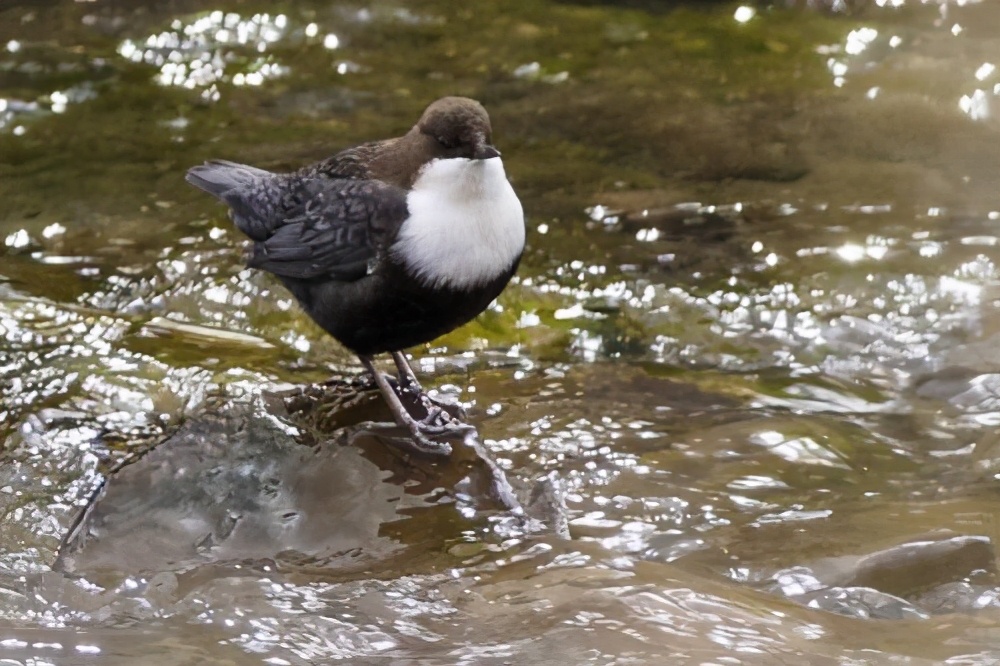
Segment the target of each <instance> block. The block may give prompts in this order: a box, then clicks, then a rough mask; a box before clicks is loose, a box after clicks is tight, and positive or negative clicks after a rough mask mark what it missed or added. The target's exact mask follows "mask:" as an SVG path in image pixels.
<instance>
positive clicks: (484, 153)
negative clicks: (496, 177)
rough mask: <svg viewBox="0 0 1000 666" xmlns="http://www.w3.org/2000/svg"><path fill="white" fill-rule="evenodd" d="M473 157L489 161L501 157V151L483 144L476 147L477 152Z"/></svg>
mask: <svg viewBox="0 0 1000 666" xmlns="http://www.w3.org/2000/svg"><path fill="white" fill-rule="evenodd" d="M472 157H473V158H474V159H477V160H488V159H492V158H494V157H500V151H499V150H497V149H496V148H494V147H493V146H491V145H490V144H488V143H481V144H479V145H478V146H476V152H475V153H474V154H473V155H472Z"/></svg>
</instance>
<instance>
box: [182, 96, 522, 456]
mask: <svg viewBox="0 0 1000 666" xmlns="http://www.w3.org/2000/svg"><path fill="white" fill-rule="evenodd" d="M187 181H188V182H189V183H191V184H192V185H194V186H196V187H198V188H200V189H202V190H204V191H205V192H208V193H209V194H212V195H213V196H215V197H217V198H218V199H220V200H221V201H222V202H224V203H226V204H227V205H228V206H229V208H230V216H231V217H232V219H233V221H234V222H235V223H236V226H237V227H239V229H240V230H241V231H242V232H243V233H244V234H246V235H247V236H248V237H249V238H250V239H251V240H252V241H253V246H252V250H251V252H250V258H249V260H248V266H250V267H252V268H258V269H261V270H264V271H267V272H269V273H272V274H273V275H275V276H276V277H277V278H278V279H279V280H280V281H281V282H282V283H283V284H284V286H285V287H286V288H287V289H288V290H289V291H290V292H291V293H292V294H293V295H294V296H295V298H296V299H297V300H298V302H299V303H300V304H301V306H302V308H303V309H304V310H305V311H306V312H307V313H308V314H309V316H310V317H312V319H313V320H314V321H315V322H316V323H317V324H319V325H320V326H321V327H322V328H323V329H324V330H326V331H327V332H328V333H329V334H330V335H332V336H333V337H334V338H336V339H337V340H338V341H340V342H341V343H342V344H343V345H344V346H345V347H347V348H348V349H350V350H351V351H353V352H354V353H355V354H357V356H358V358H359V359H360V360H361V363H362V364H363V365H364V366H365V368H367V369H368V371H369V372H371V374H372V376H373V377H374V378H375V381H376V384H377V385H378V387H379V389H380V390H381V392H382V394H383V396H384V397H385V400H386V402H387V403H388V405H389V407H390V409H391V411H392V413H393V416H394V417H395V420H396V422H397V423H399V424H400V425H401V426H404V427H406V428H407V429H408V430H409V432H410V434H411V436H412V440H413V442H412V446H413V448H415V449H416V450H419V451H421V452H425V453H431V454H447V453H449V452H450V450H451V449H450V447H449V446H448V445H447V444H446V443H443V442H438V441H434V440H432V439H430V437H429V435H434V434H439V433H440V432H442V430H443V429H442V428H441V427H440V426H435V425H433V424H432V423H431V421H430V418H429V417H428V419H427V420H425V421H418V420H417V419H415V418H414V417H413V416H411V415H410V414H409V413H408V412H407V410H406V408H405V407H404V406H403V404H402V402H401V401H400V398H399V395H397V394H396V392H395V390H394V389H393V387H392V385H391V383H390V382H389V380H388V379H387V377H386V376H384V375H383V374H382V373H380V372H379V371H378V370H377V369H376V368H375V366H374V364H373V362H372V356H373V355H374V354H378V353H381V352H390V353H391V354H392V357H393V360H394V362H395V364H396V368H397V371H398V378H399V387H400V389H401V390H412V391H415V392H417V393H418V395H422V393H420V391H421V389H420V385H419V383H418V382H417V380H416V377H415V376H414V374H413V371H412V370H411V369H410V367H409V365H408V363H407V361H406V358H405V356H404V355H403V353H402V350H403V349H405V348H407V347H412V346H414V345H419V344H423V343H426V342H430V341H431V340H433V339H435V338H437V337H438V336H440V335H443V334H444V333H447V332H449V331H451V330H453V329H455V328H457V327H458V326H461V325H462V324H465V323H466V322H468V321H470V320H471V319H473V318H474V317H475V316H476V315H478V314H479V313H481V312H482V311H483V310H485V309H486V307H487V306H488V305H489V304H490V302H491V301H493V299H495V298H496V297H497V296H498V295H499V294H500V292H501V291H503V289H504V287H505V286H506V285H507V283H508V282H509V281H510V279H511V277H512V276H513V275H514V272H515V271H516V270H517V266H518V263H519V261H520V259H521V254H522V252H523V250H524V213H523V211H522V208H521V202H520V201H519V200H518V198H517V195H516V194H515V193H514V190H513V188H512V187H511V185H510V182H509V181H508V180H507V175H506V173H505V172H504V167H503V162H502V161H501V159H500V152H499V151H497V149H496V148H494V147H493V142H492V130H491V127H490V119H489V116H488V115H487V113H486V109H484V108H483V106H482V105H481V104H479V102H476V101H475V100H472V99H468V98H464V97H444V98H442V99H439V100H437V101H436V102H434V103H432V104H431V105H430V106H428V107H427V109H426V110H425V111H424V113H423V115H422V116H421V117H420V120H419V121H418V122H417V124H416V125H414V126H413V128H412V129H411V130H410V131H409V132H407V133H406V134H405V135H403V136H401V137H397V138H392V139H385V140H382V141H373V142H370V143H364V144H361V145H359V146H356V147H353V148H348V149H346V150H343V151H341V152H339V153H337V154H336V155H334V156H333V157H330V158H328V159H326V160H323V161H321V162H318V163H316V164H312V165H309V166H306V167H303V168H302V169H299V170H298V171H294V172H292V173H281V174H278V173H272V172H270V171H265V170H263V169H258V168H256V167H252V166H246V165H243V164H237V163H235V162H228V161H222V160H217V161H211V162H207V163H206V164H204V165H202V166H196V167H194V168H192V169H190V170H189V171H188V172H187Z"/></svg>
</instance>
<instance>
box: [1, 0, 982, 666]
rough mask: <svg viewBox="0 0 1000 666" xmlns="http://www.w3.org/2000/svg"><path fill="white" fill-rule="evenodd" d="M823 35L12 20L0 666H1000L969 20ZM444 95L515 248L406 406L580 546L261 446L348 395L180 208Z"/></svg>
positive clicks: (974, 35)
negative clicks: (443, 404)
mask: <svg viewBox="0 0 1000 666" xmlns="http://www.w3.org/2000/svg"><path fill="white" fill-rule="evenodd" d="M800 4H801V3H800ZM805 4H810V5H811V4H812V3H805ZM832 4H833V6H832V7H813V6H807V7H793V8H789V7H785V6H783V5H782V6H768V5H764V4H758V5H747V6H742V7H741V6H739V5H736V4H726V3H697V4H694V5H683V4H677V3H671V2H652V1H650V2H638V3H625V5H627V6H613V5H612V4H610V3H608V4H605V3H598V2H572V1H569V0H567V1H565V2H552V1H542V0H497V1H495V2H488V3H486V2H483V3H474V4H467V5H461V4H455V3H451V2H446V1H444V0H416V1H413V2H389V1H386V2H381V1H374V2H357V3H354V2H339V1H338V2H328V1H324V2H319V1H305V2H296V3H290V2H280V3H264V2H249V1H247V2H239V1H235V0H233V1H224V2H217V3H215V4H214V5H213V8H212V9H211V10H207V9H206V7H205V3H202V2H194V1H193V0H173V1H172V2H162V3H142V2H136V1H135V0H127V1H125V2H110V1H108V0H95V1H91V2H67V1H64V2H40V1H39V2H18V1H17V0H14V1H13V2H10V1H7V2H0V446H2V448H0V456H2V464H0V665H3V666H8V665H10V666H14V665H15V664H20V665H24V666H29V665H30V666H42V665H48V664H52V665H56V666H69V665H74V666H75V665H77V664H122V665H125V664H144V665H145V664H149V665H152V666H161V665H162V666H168V665H186V664H273V665H288V664H295V665H304V664H323V663H331V662H333V661H335V660H348V661H350V663H373V664H388V663H392V664H470V665H471V664H510V663H516V664H584V663H594V664H623V665H624V664H646V663H650V664H805V663H808V664H818V665H824V664H831V665H834V664H837V665H840V664H843V665H855V664H889V663H891V664H963V665H964V664H994V663H1000V579H998V572H997V566H996V564H997V558H996V552H995V542H996V540H997V538H1000V529H998V526H997V515H998V512H1000V493H998V479H1000V434H998V426H1000V353H998V351H997V349H998V347H1000V307H998V305H1000V270H998V267H997V263H996V262H997V261H998V259H1000V226H998V225H1000V191H998V183H1000V159H998V157H997V150H998V146H1000V122H998V119H997V117H996V112H997V110H998V109H1000V99H998V95H1000V71H998V70H997V66H998V65H1000V62H998V61H997V58H1000V31H998V29H997V26H1000V4H998V3H996V2H989V1H982V2H948V1H947V0H938V1H934V2H916V1H915V0H876V1H874V2H870V3H832ZM446 94H462V95H467V96H470V97H474V98H476V99H479V100H480V101H482V102H483V103H484V105H485V106H486V107H487V109H488V110H489V112H490V114H491V117H492V120H493V127H494V138H495V141H496V144H497V146H498V147H499V148H500V150H502V151H503V154H504V160H505V166H506V168H507V172H508V174H509V175H510V177H511V180H512V182H513V183H514V186H515V188H516V189H517V191H518V193H519V195H520V196H521V199H522V202H523V204H524V208H525V211H526V214H527V224H528V249H527V251H526V254H525V257H524V260H523V262H522V267H521V269H520V271H519V273H518V275H517V277H516V278H515V280H514V282H513V283H512V284H511V285H510V287H509V288H508V289H507V290H506V291H505V292H504V294H503V295H502V296H501V297H500V299H499V300H498V302H497V303H495V304H494V305H493V306H492V307H491V308H490V309H489V310H488V311H487V312H486V313H484V314H483V315H482V316H481V317H480V318H479V319H477V320H476V321H475V322H473V323H472V324H470V325H468V326H465V327H463V328H461V329H459V330H457V331H455V332H453V333H451V334H449V335H447V336H445V337H444V338H442V339H440V340H438V341H435V342H434V343H432V344H430V345H427V346H425V347H423V348H419V349H414V350H411V351H412V353H413V357H414V365H415V367H416V368H417V369H418V371H419V373H420V374H421V377H422V379H423V380H424V382H425V385H427V386H430V387H432V388H434V389H435V390H436V391H437V392H438V394H439V395H441V396H445V397H448V398H449V399H451V400H453V401H459V402H460V403H462V405H464V407H465V408H466V409H467V411H468V413H469V415H470V419H471V421H472V422H473V423H474V424H476V426H477V427H478V429H479V433H480V436H481V438H482V441H483V443H484V444H485V446H486V447H487V448H488V449H489V450H490V451H492V453H493V455H494V456H495V457H496V458H497V460H498V462H499V464H500V465H501V467H502V468H503V469H504V470H506V472H507V475H508V477H509V478H510V480H511V482H512V484H514V486H515V487H518V488H521V489H524V488H531V487H532V485H533V484H535V483H537V482H538V481H539V480H540V479H543V478H544V479H548V480H549V483H550V486H551V488H553V489H555V490H556V491H557V492H558V495H559V497H560V498H561V501H563V502H564V503H565V506H566V517H567V519H568V523H569V536H570V538H569V539H565V538H561V537H560V536H559V535H557V534H554V533H553V532H552V530H541V531H530V530H520V529H518V528H517V527H516V526H512V525H511V524H510V521H508V520H505V519H504V518H503V516H501V515H498V514H496V513H495V512H489V511H479V510H478V509H477V506H476V505H475V502H474V501H472V499H470V498H469V497H464V498H463V496H461V495H460V496H459V497H458V499H457V500H456V499H455V498H454V497H453V493H450V489H448V488H445V487H435V485H434V483H430V482H428V481H427V479H428V478H432V477H428V476H426V475H425V476H422V477H420V479H408V478H406V476H405V475H401V473H400V472H399V470H393V469H389V468H387V466H386V465H387V463H386V462H385V459H384V456H383V457H381V458H380V457H379V455H376V454H375V453H373V452H372V450H371V449H365V448H363V447H362V448H355V447H351V446H344V445H342V444H341V443H338V442H336V441H330V442H320V443H319V444H318V445H316V446H312V447H309V446H306V445H305V444H303V445H301V447H300V448H295V447H291V446H289V445H288V444H287V443H286V442H285V440H283V439H282V437H285V438H287V437H289V436H291V435H290V434H289V433H290V432H292V431H290V430H289V426H288V425H287V423H284V422H283V421H281V420H280V419H276V418H274V417H273V415H271V414H269V413H268V412H267V410H266V409H264V407H263V406H262V405H264V400H265V398H266V394H268V393H269V392H271V391H279V390H288V389H290V388H292V387H296V386H302V385H305V384H309V383H314V382H322V381H323V380H325V379H326V378H327V377H329V376H330V375H331V374H333V373H335V372H337V373H345V372H346V373H352V372H353V373H357V372H360V367H359V366H358V364H357V362H356V360H355V359H354V358H353V357H352V356H351V355H350V354H349V353H347V352H346V351H345V350H343V349H342V348H340V347H338V345H337V344H336V343H335V342H334V341H332V340H331V339H329V338H328V337H326V336H325V335H324V334H322V332H321V331H319V329H317V328H316V327H315V326H314V325H313V324H312V323H311V322H310V321H309V320H308V318H307V317H306V316H305V315H303V314H302V313H301V312H300V311H299V310H298V309H297V307H296V306H295V304H294V303H293V301H292V299H291V297H290V296H289V295H288V294H287V293H286V292H285V291H283V290H282V289H281V287H280V285H278V284H277V282H276V281H274V280H272V279H271V278H269V277H268V276H266V275H262V274H259V273H256V272H251V271H247V270H245V269H244V268H243V263H242V262H243V257H242V249H241V246H242V238H241V237H240V235H239V234H238V233H237V232H236V231H235V230H234V229H233V228H232V227H231V225H230V223H229V221H228V220H227V219H226V217H225V211H224V210H223V208H222V207H221V206H219V205H216V203H214V202H213V201H212V200H210V198H209V197H206V196H204V195H203V194H202V193H200V192H198V191H196V190H194V189H193V188H191V187H190V186H188V185H186V184H185V183H184V181H183V174H184V172H185V170H186V169H187V168H189V167H190V166H192V165H194V164H198V163H200V162H201V161H203V160H205V159H211V158H225V159H232V160H237V161H241V162H247V163H250V164H254V165H257V166H260V167H264V168H268V169H272V170H287V169H293V168H296V167H298V166H300V165H302V164H305V163H308V162H310V161H314V160H317V159H320V158H322V157H325V156H327V155H329V154H331V153H333V152H335V151H337V150H339V149H341V148H343V147H346V146H349V145H353V144H356V143H359V142H361V141H366V140H371V139H376V138H384V137H389V136H396V135H398V134H400V133H402V132H405V131H406V130H407V129H408V128H409V127H410V126H411V125H412V124H413V123H414V121H415V120H416V118H417V117H418V116H419V114H420V112H421V110H422V109H423V108H424V107H425V106H426V105H427V103H429V102H430V101H431V100H433V99H435V98H437V97H439V96H442V95H446ZM233 414H235V415H238V418H239V421H238V423H237V425H235V426H234V425H232V423H228V422H227V421H226V419H227V418H229V416H227V415H233ZM192 433H193V436H194V439H193V440H184V441H182V439H183V437H184V436H186V435H191V434H192ZM199 438H200V439H199ZM157 442H160V444H159V446H157V447H156V448H155V449H154V451H153V453H151V454H150V458H149V459H150V460H154V462H155V461H157V460H158V461H159V462H158V463H157V464H162V465H164V466H167V467H164V468H163V469H167V468H168V467H169V469H170V473H169V474H166V473H165V472H164V473H163V474H160V476H158V475H157V473H153V472H149V473H148V474H147V472H145V471H144V472H142V473H141V474H140V473H139V472H135V473H133V474H132V476H131V477H130V476H129V472H128V470H129V467H125V468H124V469H123V470H122V472H121V473H120V476H119V477H116V478H112V479H111V481H110V482H109V484H108V493H107V495H106V498H105V499H106V504H105V506H109V507H110V506H112V505H113V506H114V507H115V510H116V511H118V513H117V514H115V513H114V512H111V510H110V509H109V510H108V511H109V512H110V513H109V514H108V515H112V516H117V518H114V519H111V520H108V521H106V523H105V524H104V527H103V528H102V529H103V531H101V530H98V529H97V528H95V530H96V531H95V535H96V537H97V538H96V540H95V541H94V545H93V547H91V548H90V549H89V550H85V551H84V552H83V554H81V556H80V557H78V558H76V559H74V560H73V562H72V566H71V567H63V566H59V567H57V566H56V558H57V555H58V551H59V547H60V542H61V540H62V539H63V537H64V535H65V534H66V533H67V532H68V531H69V530H70V529H71V528H72V526H73V524H74V520H75V518H76V517H77V515H78V514H79V512H80V510H81V508H82V507H83V506H85V505H86V504H87V503H88V502H89V500H90V498H91V497H92V496H93V494H94V493H95V491H96V490H97V489H98V488H99V486H100V484H101V483H102V480H103V479H105V478H106V476H107V474H108V472H109V470H110V469H112V468H114V467H115V466H116V465H120V464H122V463H124V462H127V461H129V460H132V459H133V458H135V457H136V456H137V454H138V453H139V452H141V451H143V450H145V449H147V448H148V447H149V446H150V445H151V443H157ZM192 442H193V444H192ZM201 445H204V447H203V448H199V446H201ZM209 445H210V446H209ZM192 446H193V447H194V448H193V449H192V448H191V447H192ZM156 456H158V458H156ZM213 456H219V457H218V458H215V457H213ZM224 456H232V457H231V458H225V457H224ZM144 460H145V459H144ZM137 465H138V463H137ZM199 465H201V466H202V467H199ZM164 474H165V476H164ZM182 477H183V478H182ZM118 482H120V483H118ZM445 491H449V492H445ZM114 493H117V494H114ZM227 502H232V503H239V507H240V508H239V509H238V510H236V509H232V508H230V505H229V504H226V503H227ZM233 505H234V506H235V504H233ZM223 508H225V510H223ZM84 555H85V556H84Z"/></svg>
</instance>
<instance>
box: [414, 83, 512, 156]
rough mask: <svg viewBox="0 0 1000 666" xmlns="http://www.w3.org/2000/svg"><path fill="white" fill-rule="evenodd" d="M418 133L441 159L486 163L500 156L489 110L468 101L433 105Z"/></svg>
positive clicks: (446, 99)
mask: <svg viewBox="0 0 1000 666" xmlns="http://www.w3.org/2000/svg"><path fill="white" fill-rule="evenodd" d="M415 129H417V130H419V131H420V133H421V134H422V135H424V136H425V137H427V138H428V139H430V140H431V141H428V144H430V146H431V148H432V151H433V152H434V153H435V154H436V156H437V157H443V158H449V157H465V158H467V159H474V160H483V159H489V158H491V157H498V156H499V155H500V152H499V151H498V150H497V149H496V148H494V147H493V136H492V129H491V128H490V117H489V115H488V114H487V113H486V109H484V108H483V105H482V104H480V103H479V102H477V101H476V100H474V99H469V98H468V97H442V98H441V99H439V100H437V101H436V102H434V103H432V104H431V105H430V106H428V107H427V110H426V111H424V115H422V116H421V117H420V121H419V122H418V123H417V126H416V128H415Z"/></svg>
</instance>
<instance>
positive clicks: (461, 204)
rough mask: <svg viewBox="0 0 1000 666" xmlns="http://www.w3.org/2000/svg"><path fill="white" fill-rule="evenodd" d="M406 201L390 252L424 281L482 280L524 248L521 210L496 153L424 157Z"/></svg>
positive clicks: (457, 283)
mask: <svg viewBox="0 0 1000 666" xmlns="http://www.w3.org/2000/svg"><path fill="white" fill-rule="evenodd" d="M406 205H407V208H408V209H409V212H410V217H409V218H408V219H407V221H406V222H405V223H404V224H403V226H402V228H401V229H400V230H399V235H398V236H397V239H396V242H395V244H394V245H393V246H392V253H393V256H394V257H395V258H396V260H397V261H402V262H403V263H404V264H405V265H406V267H407V268H408V269H409V270H410V272H412V273H413V274H414V275H416V276H417V278H418V279H420V280H421V281H423V282H424V283H425V284H427V285H428V286H431V287H453V288H458V289H461V288H468V287H474V286H479V285H483V284H486V283H487V282H489V281H490V280H493V279H495V278H497V277H499V276H500V275H501V274H503V273H504V272H506V271H507V270H509V269H510V266H511V264H512V263H513V262H514V260H515V259H517V257H518V256H519V255H520V254H521V252H522V251H523V250H524V212H523V211H522V209H521V202H520V201H519V200H518V198H517V195H516V194H514V189H513V188H512V187H511V186H510V183H509V182H508V181H507V175H506V174H505V173H504V170H503V163H502V162H501V161H500V158H499V157H494V158H492V159H488V160H467V159H463V158H453V159H441V160H434V161H433V162H430V163H429V164H427V165H426V166H425V167H424V168H423V170H422V171H421V172H420V175H419V176H417V180H416V182H414V184H413V189H412V190H411V191H410V193H409V194H408V195H407V197H406Z"/></svg>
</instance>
